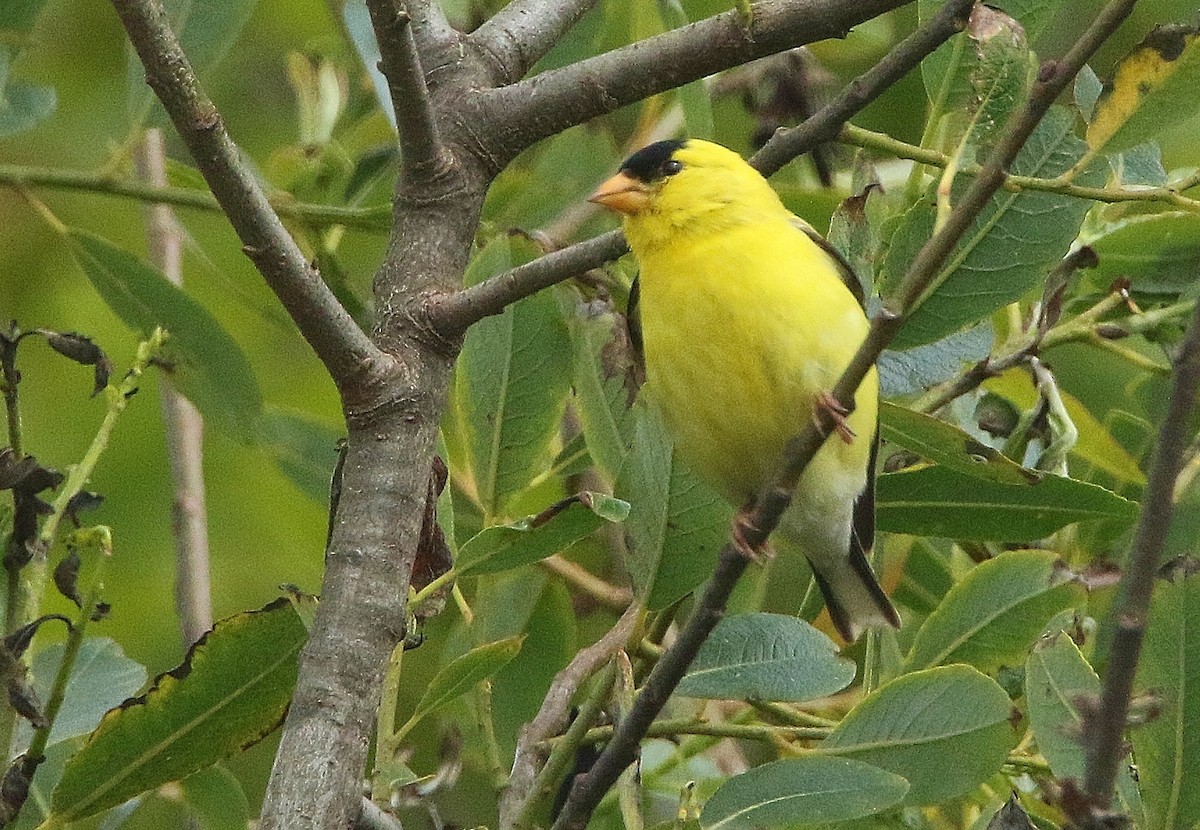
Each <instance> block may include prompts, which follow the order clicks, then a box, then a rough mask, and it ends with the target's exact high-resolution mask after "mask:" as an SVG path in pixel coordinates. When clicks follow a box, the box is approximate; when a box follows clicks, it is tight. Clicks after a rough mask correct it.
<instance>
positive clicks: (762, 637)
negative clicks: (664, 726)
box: [676, 613, 855, 701]
mask: <svg viewBox="0 0 1200 830" xmlns="http://www.w3.org/2000/svg"><path fill="white" fill-rule="evenodd" d="M854 672H855V665H854V661H852V660H847V659H845V658H843V657H839V656H838V648H837V646H836V645H835V644H834V642H833V641H832V640H830V639H829V638H828V637H826V636H825V635H824V634H822V633H821V632H820V631H818V630H817V629H815V628H813V627H812V626H811V625H809V624H808V623H806V622H805V621H804V620H801V619H797V618H796V617H791V616H784V615H781V614H765V613H760V614H738V615H735V616H732V617H726V618H725V619H723V620H721V622H719V623H717V627H716V628H715V629H713V632H712V634H711V635H709V638H708V639H707V640H706V641H705V643H704V645H703V646H701V648H700V653H699V654H697V655H696V659H695V660H693V661H692V665H691V666H690V667H689V668H688V671H687V674H686V675H684V677H683V680H681V681H680V682H679V686H678V688H677V689H676V692H677V693H678V694H681V695H683V696H685V697H699V698H710V699H713V700H724V699H732V700H779V701H802V700H813V699H815V698H818V697H824V696H826V695H831V694H834V693H835V692H840V691H841V690H842V689H844V688H846V687H847V686H849V685H850V682H851V681H852V680H854Z"/></svg>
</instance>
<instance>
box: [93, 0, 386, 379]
mask: <svg viewBox="0 0 1200 830" xmlns="http://www.w3.org/2000/svg"><path fill="white" fill-rule="evenodd" d="M113 7H114V8H115V9H116V11H117V14H118V15H119V16H120V18H121V23H122V25H124V27H125V31H126V33H127V34H128V35H129V39H130V41H132V43H133V46H134V49H135V50H137V53H138V56H139V57H140V58H141V59H142V64H143V65H144V66H145V68H146V80H147V83H149V84H150V86H151V87H152V88H153V89H154V92H155V94H157V95H158V98H159V100H161V101H162V103H163V106H164V107H166V110H167V114H168V115H170V117H171V121H172V122H173V123H174V124H175V129H176V130H178V132H179V135H180V137H181V138H182V139H183V141H184V143H185V144H186V145H187V147H188V150H189V151H191V154H192V156H193V158H195V160H196V163H197V165H199V167H200V172H201V173H202V174H203V175H204V179H205V181H207V182H208V186H209V188H210V189H211V190H212V192H213V195H215V196H216V197H217V201H218V202H219V203H220V204H221V207H222V209H223V210H224V211H225V214H226V215H227V216H228V217H229V221H230V223H231V224H232V225H233V228H234V230H235V231H236V232H237V235H238V238H239V239H241V241H242V245H243V248H242V250H243V251H245V253H246V255H247V256H249V257H250V259H251V260H252V261H253V262H254V264H255V266H256V267H257V268H258V270H259V272H260V273H261V274H262V275H263V277H264V278H265V279H266V281H267V283H268V284H269V285H270V286H271V289H272V290H273V291H274V292H275V295H276V296H277V297H279V300H280V302H282V303H283V305H284V307H285V308H287V310H288V313H289V314H290V315H291V317H292V319H293V320H294V321H295V323H296V326H297V328H299V330H300V332H301V334H303V335H304V337H305V339H306V340H308V342H309V344H310V345H311V346H312V347H313V350H314V351H315V352H316V353H317V356H318V357H319V358H320V359H321V362H322V363H324V364H325V367H326V368H327V369H328V370H329V374H330V375H331V376H332V377H333V380H334V382H335V383H337V384H338V385H339V386H345V385H347V384H348V383H350V382H352V381H353V380H355V379H359V378H361V377H362V376H363V375H364V374H365V373H369V372H370V371H371V370H372V368H373V367H372V365H371V364H372V361H373V360H375V359H378V358H380V357H381V355H380V352H379V350H378V349H377V348H376V347H375V345H374V344H373V343H372V342H371V340H370V338H369V337H368V336H367V334H366V333H365V332H364V331H363V330H362V329H360V328H359V327H358V324H357V323H355V322H354V319H353V318H352V317H351V316H350V315H349V314H348V313H347V312H346V310H345V309H344V308H342V305H341V303H339V302H338V300H337V298H336V297H335V296H334V295H333V292H332V291H330V290H329V287H328V286H327V285H325V283H324V282H323V281H322V280H321V278H320V275H319V274H318V273H317V271H316V269H315V268H313V267H312V265H311V264H310V263H309V262H308V260H307V259H306V258H305V256H304V253H303V252H302V251H301V250H300V248H299V247H298V246H297V245H296V242H295V240H293V239H292V237H291V234H289V233H288V232H287V229H285V228H284V227H283V224H282V223H281V222H280V220H279V216H278V215H277V214H276V213H275V211H274V210H272V208H271V205H270V203H269V202H268V201H267V198H266V196H264V195H263V192H262V188H261V187H260V186H259V184H258V181H257V179H256V178H255V176H254V174H253V172H252V171H251V170H250V168H249V166H248V165H247V164H246V163H245V162H244V161H243V160H242V158H241V156H240V154H239V151H238V148H237V145H236V144H234V143H233V140H232V139H231V138H230V137H229V133H228V132H226V130H225V124H224V121H223V120H222V118H221V114H220V113H219V112H218V111H217V108H216V106H214V105H213V102H212V101H210V100H209V99H208V97H207V96H206V95H205V94H204V93H203V91H202V90H201V89H200V85H199V82H198V81H197V80H196V75H195V73H194V72H193V70H192V67H191V65H190V64H189V62H188V59H187V56H186V55H184V53H183V50H182V49H181V48H180V46H179V41H178V40H177V39H176V37H175V34H174V33H173V32H172V31H171V27H170V24H169V22H168V21H167V16H166V12H165V10H164V9H163V7H162V6H161V5H160V4H159V3H157V2H154V0H113Z"/></svg>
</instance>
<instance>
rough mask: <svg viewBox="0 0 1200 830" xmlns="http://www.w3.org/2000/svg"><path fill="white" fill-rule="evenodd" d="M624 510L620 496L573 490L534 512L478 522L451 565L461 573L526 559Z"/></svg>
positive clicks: (558, 547)
mask: <svg viewBox="0 0 1200 830" xmlns="http://www.w3.org/2000/svg"><path fill="white" fill-rule="evenodd" d="M628 515H629V505H628V504H627V503H626V502H623V501H621V500H620V499H615V498H613V497H612V496H609V495H606V494H604V493H590V492H583V493H577V494H575V495H574V496H570V497H568V498H566V499H563V500H562V501H560V502H558V503H556V504H554V505H552V506H550V507H549V508H547V509H546V510H544V511H542V512H541V513H539V514H537V515H536V516H526V517H525V518H524V519H521V520H520V521H517V522H513V523H512V524H507V525H497V526H494V527H488V528H484V529H483V530H481V531H480V532H479V533H477V534H475V535H474V536H473V537H471V538H470V539H468V540H467V541H466V542H465V543H464V544H463V546H462V549H461V550H460V551H459V554H458V558H457V559H456V560H455V563H454V567H455V569H456V570H457V571H458V573H459V575H460V576H466V575H467V574H473V575H475V574H487V573H498V572H500V571H508V570H512V569H513V568H519V567H521V566H522V565H530V564H532V563H534V562H538V561H540V560H542V559H545V558H546V557H547V556H550V555H551V554H553V553H558V552H559V551H562V550H565V549H566V548H568V547H570V546H571V545H573V544H575V543H576V542H578V541H579V540H580V539H583V538H586V537H587V536H590V535H591V534H592V533H593V532H595V531H596V529H597V528H599V527H600V526H601V525H603V524H604V523H605V522H606V521H608V522H620V521H624V519H625V518H626V517H627V516H628Z"/></svg>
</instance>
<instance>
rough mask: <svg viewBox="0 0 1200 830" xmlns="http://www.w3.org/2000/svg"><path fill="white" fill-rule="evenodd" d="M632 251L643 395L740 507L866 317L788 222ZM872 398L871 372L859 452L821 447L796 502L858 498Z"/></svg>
mask: <svg viewBox="0 0 1200 830" xmlns="http://www.w3.org/2000/svg"><path fill="white" fill-rule="evenodd" d="M631 242H632V243H633V244H634V250H635V253H637V255H638V261H639V264H640V266H641V277H640V279H641V306H640V308H641V316H642V330H643V336H644V338H645V350H646V372H647V380H648V388H649V390H650V394H651V395H653V397H654V399H655V400H656V401H657V402H658V404H659V406H660V407H661V409H662V410H663V415H664V417H665V418H666V420H667V423H668V425H669V427H670V428H671V430H672V432H673V434H674V436H675V439H676V443H677V446H678V449H679V451H680V453H681V457H682V458H683V460H684V462H685V463H687V464H688V466H690V467H691V468H692V469H693V470H694V471H695V472H697V473H698V474H699V475H700V476H701V477H702V478H704V479H705V480H706V481H708V482H709V483H710V484H711V485H712V486H714V487H715V488H716V489H718V490H719V491H720V492H722V493H723V494H724V495H725V496H726V498H728V499H730V501H732V502H734V503H735V504H741V503H743V502H745V501H746V500H748V499H749V498H751V497H752V496H753V495H755V494H757V493H758V492H759V490H760V489H761V488H762V487H763V486H764V485H765V484H766V483H767V482H768V481H769V479H770V477H771V476H772V475H773V474H774V473H775V472H777V471H778V468H779V465H780V461H781V457H782V453H783V449H784V445H785V444H786V442H787V441H788V440H789V439H790V438H791V437H793V436H795V435H797V434H798V433H799V432H800V431H801V430H802V429H803V428H804V426H805V424H806V422H807V421H808V419H810V418H811V417H812V412H813V406H814V401H815V398H816V396H817V394H818V393H820V392H821V391H822V390H828V389H831V388H832V387H833V385H834V384H835V383H836V382H837V379H838V377H839V376H840V375H841V373H842V370H843V369H844V368H845V366H846V365H847V364H848V363H849V361H850V359H851V357H852V356H853V355H854V353H855V351H856V350H857V349H858V346H859V344H860V343H861V342H862V340H863V338H864V337H865V335H866V331H867V321H866V318H865V316H864V314H863V312H862V310H861V309H860V307H859V305H858V302H857V301H856V300H855V298H854V296H853V295H852V294H851V293H850V291H849V290H848V289H847V288H846V287H845V285H844V284H843V283H842V282H841V280H840V279H839V277H838V273H837V271H836V269H835V266H834V265H833V263H832V262H831V261H830V259H829V257H828V256H827V255H826V254H825V253H824V252H823V251H822V250H821V249H820V248H819V247H818V246H817V245H816V244H815V243H813V242H812V240H810V239H809V238H808V237H806V236H805V235H804V234H803V233H802V232H800V231H799V230H797V229H795V228H794V227H793V226H792V225H791V224H790V223H789V222H787V221H786V220H785V221H779V222H771V223H759V224H755V225H748V226H743V227H737V228H725V229H723V230H722V231H721V232H720V233H719V234H717V235H715V236H714V237H712V238H709V239H698V238H697V237H695V236H689V237H688V238H686V239H685V240H681V241H680V242H679V243H674V242H672V243H669V244H666V245H662V246H655V247H654V248H652V249H648V250H638V246H637V244H636V235H634V236H631ZM876 399H877V390H876V379H875V374H874V372H872V373H871V375H870V376H869V377H868V378H867V380H866V381H864V383H863V386H862V387H861V388H860V389H859V392H858V395H857V397H856V408H855V411H854V413H853V414H852V415H851V416H850V426H851V428H852V429H853V430H854V431H855V432H856V433H857V434H858V436H859V437H858V439H857V440H855V441H854V442H852V443H851V444H849V445H847V444H846V443H844V442H842V441H839V440H837V439H836V438H834V439H833V440H830V441H828V442H826V444H825V446H824V447H823V448H822V450H821V452H820V453H819V454H818V456H817V458H816V459H814V461H813V463H812V465H810V467H809V468H808V470H807V471H806V473H805V476H804V480H803V481H802V482H801V490H802V491H804V490H815V491H818V492H820V494H821V495H822V497H823V498H832V499H835V500H836V499H845V498H849V499H853V498H854V496H856V495H857V494H858V492H859V491H861V489H862V487H863V484H864V482H865V470H866V465H867V458H868V455H869V452H870V447H871V443H872V437H873V435H874V430H875V419H876ZM818 483H819V484H820V487H814V486H813V485H816V484H818ZM806 485H808V486H806Z"/></svg>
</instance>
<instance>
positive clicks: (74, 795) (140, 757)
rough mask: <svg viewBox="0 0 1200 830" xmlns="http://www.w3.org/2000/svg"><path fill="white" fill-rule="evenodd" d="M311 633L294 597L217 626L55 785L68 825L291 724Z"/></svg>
mask: <svg viewBox="0 0 1200 830" xmlns="http://www.w3.org/2000/svg"><path fill="white" fill-rule="evenodd" d="M306 639H307V632H306V631H305V628H304V624H303V623H302V622H301V621H300V616H299V614H298V613H297V612H296V609H295V608H294V607H293V605H292V601H291V600H289V599H287V598H282V599H278V600H275V601H274V602H272V603H271V604H269V605H267V606H266V607H265V608H263V609H261V610H259V611H247V612H244V613H241V614H236V615H234V616H232V617H229V618H227V619H225V620H222V621H221V622H219V623H217V624H216V626H215V627H214V628H213V630H212V631H210V632H208V633H207V634H206V635H204V637H202V638H201V639H200V641H199V642H197V643H196V645H194V646H192V648H191V650H190V651H189V652H188V655H187V658H186V659H185V660H184V662H183V665H181V666H179V667H178V668H177V669H175V670H174V671H171V672H168V673H167V674H163V675H159V677H158V678H157V679H156V680H155V681H154V685H153V686H152V687H151V688H150V691H149V692H147V693H146V694H144V695H142V696H141V697H138V698H134V699H132V700H128V701H126V702H125V703H124V704H123V705H122V706H121V707H120V708H118V709H114V710H112V711H111V712H109V713H108V714H107V715H105V716H104V719H103V720H102V721H101V722H100V726H99V727H97V729H96V731H95V732H93V733H92V735H91V737H90V738H89V739H88V741H87V743H86V744H84V746H83V748H82V749H81V750H80V751H79V753H78V754H77V755H75V756H74V757H73V758H72V759H71V760H70V762H69V763H68V764H67V767H66V769H65V770H64V771H63V776H62V780H61V781H59V784H58V787H57V788H56V789H55V790H54V797H53V800H52V803H51V808H52V813H53V817H54V818H55V819H56V820H57V821H60V822H62V823H64V824H66V823H68V822H72V821H76V820H78V819H81V818H86V817H87V816H91V815H95V814H96V813H98V812H100V811H101V810H105V809H107V808H109V807H112V806H114V805H117V804H120V803H121V802H123V801H125V800H126V799H128V798H132V797H133V796H135V795H137V794H138V793H142V792H146V791H147V790H151V789H154V788H155V787H158V786H160V785H162V784H165V783H167V782H168V781H176V780H178V779H181V778H184V777H186V776H188V775H191V774H192V773H194V772H198V771H199V770H201V769H204V768H205V767H207V766H209V765H211V764H213V763H214V762H216V761H218V760H220V759H221V758H224V757H225V756H227V755H230V754H231V753H233V752H236V751H237V750H239V749H244V748H245V747H248V746H250V745H252V744H254V743H256V742H257V741H259V740H260V739H261V738H263V737H264V736H265V735H267V734H269V733H270V732H271V731H272V730H274V729H275V727H276V726H278V725H279V723H280V722H281V721H282V720H283V716H284V713H285V712H286V711H287V706H288V703H289V701H290V700H291V697H292V689H293V687H294V686H295V683H296V665H297V664H296V660H297V655H298V654H299V653H300V649H301V647H302V646H303V645H304V642H305V640H306Z"/></svg>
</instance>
